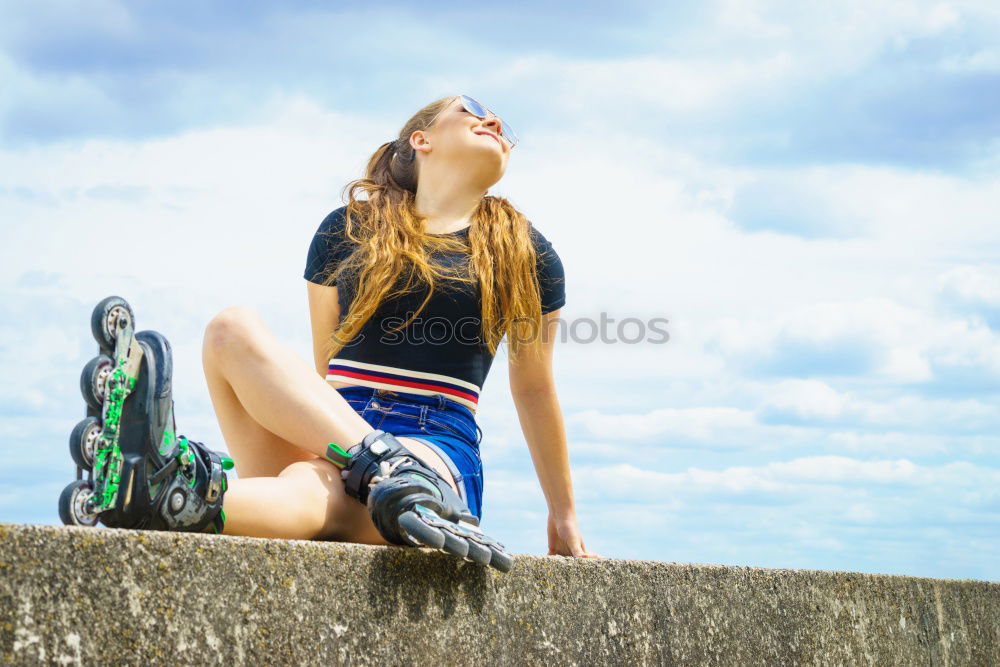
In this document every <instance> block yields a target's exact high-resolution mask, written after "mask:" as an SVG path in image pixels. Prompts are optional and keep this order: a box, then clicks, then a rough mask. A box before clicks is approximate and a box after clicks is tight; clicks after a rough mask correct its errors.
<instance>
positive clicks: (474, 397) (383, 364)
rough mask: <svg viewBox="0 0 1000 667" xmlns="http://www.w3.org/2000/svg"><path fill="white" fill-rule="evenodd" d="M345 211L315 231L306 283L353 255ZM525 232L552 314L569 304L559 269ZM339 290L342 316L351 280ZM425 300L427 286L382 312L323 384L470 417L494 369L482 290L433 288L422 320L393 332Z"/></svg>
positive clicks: (544, 246)
mask: <svg viewBox="0 0 1000 667" xmlns="http://www.w3.org/2000/svg"><path fill="white" fill-rule="evenodd" d="M346 211H347V207H346V206H342V207H340V208H338V209H336V210H334V211H332V212H331V213H330V214H329V215H328V216H326V218H325V219H324V220H323V222H322V223H320V226H319V228H318V229H317V230H316V234H315V235H314V236H313V240H312V243H311V244H310V246H309V253H308V256H307V258H306V268H305V271H304V273H303V277H304V278H305V279H306V280H308V281H310V282H313V283H316V284H322V283H323V281H324V279H325V278H326V277H327V276H328V275H329V272H331V271H332V270H333V269H334V268H336V266H337V265H338V263H339V262H341V261H343V260H344V259H345V258H347V257H348V256H350V254H351V252H352V251H353V250H354V248H353V245H352V244H351V242H350V240H349V239H347V238H346V236H345V235H344V225H345V222H344V214H345V212H346ZM529 229H530V232H531V238H532V241H533V242H534V245H535V251H536V254H537V257H538V262H537V265H536V266H537V269H538V282H539V286H540V289H541V302H542V313H543V314H544V313H549V312H552V311H553V310H556V309H558V308H561V307H562V306H563V305H564V304H565V303H566V290H565V274H564V271H563V265H562V261H561V260H560V258H559V254H558V253H557V252H556V251H555V249H554V248H553V247H552V244H551V243H550V242H549V241H548V240H547V239H546V238H545V237H544V236H543V235H542V233H541V232H539V231H538V230H537V229H536V228H535V227H534V225H532V224H531V223H530V222H529ZM468 234H469V227H464V228H463V229H460V230H458V231H457V232H451V233H450V234H447V235H449V236H450V235H461V236H463V237H465V238H468ZM440 236H445V235H444V234H442V235H440ZM467 259H468V256H467V254H464V255H453V254H445V253H438V254H436V255H434V257H433V261H436V262H440V263H442V264H445V265H448V266H454V265H455V263H456V262H464V261H467ZM337 287H338V294H337V296H338V301H339V304H340V312H341V313H342V315H343V314H346V313H347V311H348V308H349V307H350V303H351V301H352V300H353V298H354V294H355V293H356V288H357V285H356V277H353V276H352V277H343V276H342V277H341V281H340V284H338V285H337ZM426 296H427V291H426V286H424V289H423V290H417V291H416V292H411V293H408V294H405V295H403V296H400V297H397V298H395V299H392V300H389V301H387V302H385V303H383V304H381V305H380V306H379V308H378V309H377V310H376V312H375V315H374V316H372V318H371V319H369V320H368V322H366V323H365V325H364V327H363V328H362V329H361V331H360V332H359V333H358V335H357V336H356V337H355V338H354V339H353V340H351V341H350V342H349V343H347V344H346V345H345V346H344V347H343V348H342V349H341V351H340V352H339V353H338V354H337V356H336V357H335V358H333V359H330V364H329V369H328V372H327V380H331V381H337V382H350V383H352V384H359V385H363V386H369V387H378V388H380V389H391V390H395V391H402V392H409V393H417V394H425V395H431V394H444V395H445V396H446V397H448V398H450V399H453V400H455V401H457V402H458V403H460V404H461V405H464V406H466V407H467V408H469V410H471V411H472V412H475V411H476V405H477V404H478V401H479V391H480V389H481V388H482V386H483V383H484V382H485V380H486V375H487V374H488V373H489V370H490V365H491V364H492V362H493V355H491V354H490V352H489V348H487V347H486V345H485V344H484V343H483V341H482V329H481V326H482V324H481V317H482V311H481V308H480V299H479V286H478V285H477V284H473V285H466V284H461V283H455V282H453V281H450V282H449V283H444V284H442V281H440V280H439V281H437V282H436V284H435V287H434V293H433V294H432V295H431V298H430V300H429V301H428V302H427V305H425V306H424V309H423V310H422V311H421V312H420V315H418V316H417V318H416V319H414V321H413V322H411V323H410V324H409V325H408V326H407V327H406V328H405V329H402V330H400V331H395V332H393V331H392V329H396V328H399V327H400V326H402V324H403V323H404V322H405V321H406V320H407V319H409V318H410V317H411V316H412V315H413V314H414V313H415V312H416V311H417V309H418V308H419V307H420V304H421V302H422V301H423V300H424V298H426Z"/></svg>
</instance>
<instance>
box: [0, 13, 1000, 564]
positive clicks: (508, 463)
mask: <svg viewBox="0 0 1000 667" xmlns="http://www.w3.org/2000/svg"><path fill="white" fill-rule="evenodd" d="M689 5H690V3H674V4H667V3H641V2H633V3H624V4H622V3H619V4H616V5H614V6H613V7H612V6H611V5H608V4H607V3H572V4H569V3H543V4H538V3H507V4H505V5H503V6H496V5H489V6H486V5H482V6H475V5H468V4H467V3H461V4H459V3H456V4H454V5H447V4H433V5H425V6H422V7H420V8H419V9H417V8H414V7H413V6H412V5H410V4H393V3H379V5H378V7H377V8H372V7H371V6H369V5H368V4H358V5H356V6H351V5H349V4H347V3H341V4H339V6H338V8H337V9H330V7H329V5H328V3H319V2H298V3H293V2H284V3H253V4H252V5H250V6H246V5H244V4H242V3H235V2H219V3H211V4H209V3H196V2H187V3H171V4H169V5H167V4H162V3H159V4H153V3H131V4H128V5H126V4H125V3H120V2H101V3H94V2H86V3H84V2H60V3H29V2H14V3H6V4H5V5H4V7H3V8H2V9H0V84H2V88H3V90H4V95H3V96H2V97H0V218H2V220H3V224H2V225H0V259H2V261H0V313H2V317H0V362H2V364H0V367H2V368H3V371H2V372H3V383H2V387H0V392H2V396H0V399H2V400H0V435H2V441H3V444H2V445H0V447H2V449H3V453H4V464H3V466H2V467H0V480H2V481H3V485H2V488H3V491H0V520H2V521H16V522H27V523H52V524H56V523H58V522H59V520H58V516H57V514H56V510H55V502H56V498H57V497H58V494H59V491H60V490H61V489H62V487H63V486H64V485H65V484H66V483H67V482H68V481H69V480H70V479H71V478H72V477H73V467H72V463H71V461H70V459H69V456H68V452H67V451H66V444H65V443H66V439H67V437H68V434H69V432H70V430H71V429H72V427H73V425H74V424H75V423H76V421H77V420H78V419H79V418H80V417H81V416H82V414H83V411H84V408H83V402H82V399H81V398H80V397H79V392H78V388H77V384H78V377H79V376H78V374H79V370H80V368H82V366H83V364H84V363H85V362H86V361H87V360H88V359H89V358H90V357H91V356H93V354H94V350H93V349H92V348H93V347H94V346H93V344H92V342H91V340H90V336H89V332H88V324H87V322H88V317H89V312H90V309H91V308H92V306H93V304H94V303H96V302H97V301H98V300H99V299H100V298H102V297H103V296H106V295H107V294H121V295H122V296H125V297H126V298H128V299H129V300H130V301H131V302H132V304H133V305H134V307H135V309H136V314H137V318H138V320H139V325H140V326H141V327H143V328H153V329H157V330H159V331H161V332H163V333H164V334H166V335H167V336H168V337H169V338H170V340H171V342H172V343H173V345H174V351H175V361H176V371H175V380H176V401H177V413H178V420H179V426H180V428H181V430H182V432H187V433H189V434H190V435H191V436H192V437H196V438H198V439H204V440H206V441H208V442H209V443H210V444H212V445H213V446H215V447H216V448H218V449H224V448H225V444H224V441H223V440H222V436H221V433H220V432H219V430H218V426H217V424H216V423H215V420H214V415H213V412H212V407H211V403H210V401H209V397H208V393H207V390H206V388H205V386H204V380H203V376H202V373H201V368H200V345H201V336H202V333H203V330H204V326H205V324H206V323H207V322H208V320H209V319H210V318H211V317H212V315H213V314H214V313H216V312H217V311H218V310H220V309H221V308H223V307H225V306H227V305H231V304H234V303H242V304H244V305H248V306H251V307H253V308H254V309H255V310H257V311H258V312H259V313H260V314H261V315H262V317H263V318H264V319H265V321H266V322H267V323H268V325H269V326H270V327H271V328H272V329H273V330H274V331H275V333H276V334H277V335H278V336H279V337H280V338H282V340H284V341H285V342H286V343H287V344H289V345H291V346H292V347H293V348H294V349H296V350H297V351H298V352H299V353H300V354H301V355H302V356H303V357H304V358H306V359H308V358H310V355H311V347H310V339H309V335H310V334H309V324H308V311H307V305H306V297H305V287H304V285H303V284H302V282H303V281H302V278H301V273H302V265H303V263H304V261H305V252H306V248H307V246H308V243H309V241H310V239H311V235H312V233H313V231H315V228H316V226H317V225H318V223H319V221H320V220H321V219H322V218H323V217H324V216H325V215H326V214H327V213H328V212H329V211H330V210H331V209H333V208H336V207H337V206H339V205H340V204H341V202H340V199H339V196H340V189H341V187H342V186H343V185H344V184H345V183H346V182H347V181H349V180H351V179H353V178H356V177H357V176H358V175H360V173H361V169H362V167H363V165H364V163H365V161H366V160H367V159H368V157H369V155H370V154H371V153H372V152H373V151H374V150H375V149H376V148H377V147H378V146H379V145H380V144H381V143H383V142H384V141H386V140H388V139H389V138H391V137H393V136H396V134H397V133H398V130H399V128H400V126H401V125H402V123H403V122H404V121H405V120H406V118H407V117H408V116H409V115H410V114H411V113H412V112H413V111H414V110H416V109H417V108H419V107H420V106H422V105H424V104H426V103H427V102H429V101H431V100H433V99H437V98H438V97H442V96H444V95H450V94H456V93H459V92H464V93H468V94H470V95H472V96H473V97H476V98H477V99H479V100H481V101H483V102H484V103H485V104H487V105H488V106H490V107H491V108H493V109H496V110H497V111H498V112H499V113H501V114H502V115H503V116H504V117H505V120H507V121H508V122H509V123H510V124H511V125H512V126H514V127H515V128H516V129H517V130H518V132H519V134H520V135H521V140H522V143H521V144H520V145H519V146H518V147H517V149H516V151H515V155H513V156H512V159H511V162H510V165H509V168H508V171H507V174H506V175H505V177H504V179H503V180H501V181H500V182H499V183H498V184H497V185H496V186H495V187H494V188H493V190H492V192H493V193H495V194H499V195H503V196H505V197H508V198H510V199H511V200H512V201H513V202H514V203H515V205H517V206H518V207H519V208H520V209H521V210H522V211H524V212H525V214H526V215H527V216H528V218H529V219H531V220H532V221H533V222H534V223H535V224H536V225H537V226H538V227H539V229H541V230H542V231H543V232H544V233H545V235H546V236H547V238H548V239H549V240H550V241H552V243H553V245H554V247H555V248H556V249H557V251H558V252H559V253H560V256H561V258H562V259H563V263H564V266H565V267H566V269H567V304H566V306H565V307H564V308H563V317H564V318H565V319H566V320H568V321H572V320H576V319H580V318H591V319H594V320H599V319H600V316H601V313H605V314H606V316H607V317H612V318H615V319H616V321H621V320H622V319H624V318H628V317H636V318H639V319H650V318H654V317H663V318H667V319H668V320H669V324H668V325H667V329H668V331H669V333H670V340H669V341H668V342H667V343H665V344H651V343H645V344H634V345H628V344H622V343H601V342H596V343H590V344H582V343H573V342H567V343H565V344H561V345H559V348H558V351H557V357H556V362H555V363H556V373H557V382H558V386H559V395H560V402H561V405H562V407H563V410H564V414H565V418H566V425H567V429H568V433H569V449H570V457H571V462H572V465H573V478H574V489H575V494H576V499H577V511H578V515H579V518H580V522H581V527H582V530H583V534H584V538H585V540H586V543H587V546H588V548H590V549H591V550H593V551H596V552H598V553H601V554H603V555H605V556H609V557H617V558H631V559H651V560H660V561H674V562H695V563H722V564H729V565H751V566H762V567H781V568H815V569H833V570H853V571H863V572H880V573H893V574H909V575H916V576H933V577H946V578H955V579H961V578H974V579H989V580H994V581H995V580H1000V567H998V565H997V562H998V561H997V558H996V554H997V553H998V552H1000V491H998V490H997V489H998V488H1000V454H998V451H1000V447H998V445H1000V435H998V433H1000V411H998V398H1000V264H998V260H1000V235H998V234H997V233H996V229H997V211H998V210H1000V177H998V176H1000V114H998V113H997V111H996V109H997V108H1000V50H998V48H997V46H996V45H997V44H998V43H1000V40H998V37H1000V11H998V10H997V9H996V8H995V4H994V3H987V2H965V3H940V2H938V3H936V2H928V3H923V2H900V3H877V4H875V5H873V4H872V3H866V2H843V3H833V4H830V5H827V6H826V7H825V8H817V7H813V6H806V5H803V4H801V3H791V2H749V1H746V2H744V1H737V0H731V1H725V2H706V3H698V5H697V7H691V6H689ZM505 366H506V362H505V353H504V352H501V356H500V357H498V359H497V360H496V361H495V362H494V365H493V369H492V371H491V373H490V376H489V378H488V379H487V382H486V385H485V387H484V392H483V396H482V401H481V409H480V424H481V426H482V427H483V430H484V432H485V438H484V443H483V450H482V454H483V459H484V466H485V483H486V491H485V498H484V519H483V525H484V528H485V529H486V530H487V531H488V532H491V533H493V534H495V535H497V536H499V537H500V539H501V540H503V541H504V542H505V543H507V544H508V545H509V546H510V548H511V549H512V550H513V551H515V552H518V553H536V554H538V553H544V551H545V549H546V541H545V517H546V507H545V502H544V498H543V497H542V494H541V491H540V488H539V486H538V482H537V480H536V478H535V476H534V471H533V469H532V467H531V463H530V459H529V457H528V452H527V449H526V446H525V443H524V440H523V435H522V434H521V433H520V430H519V428H518V427H517V418H516V412H515V411H514V407H513V404H512V402H511V400H510V396H509V389H508V386H507V377H506V369H505Z"/></svg>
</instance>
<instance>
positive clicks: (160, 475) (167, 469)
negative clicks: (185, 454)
mask: <svg viewBox="0 0 1000 667" xmlns="http://www.w3.org/2000/svg"><path fill="white" fill-rule="evenodd" d="M179 466H180V463H178V462H177V458H176V457H174V458H172V459H170V461H168V462H167V464H166V465H165V466H163V467H162V468H160V469H159V470H157V471H156V474H155V475H153V476H152V477H150V478H149V483H150V485H152V486H155V485H157V484H159V483H160V482H162V481H163V480H164V479H166V477H167V475H170V474H171V473H172V472H174V471H175V470H177V468H178V467H179Z"/></svg>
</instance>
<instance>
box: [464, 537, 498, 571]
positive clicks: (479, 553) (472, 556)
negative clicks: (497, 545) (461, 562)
mask: <svg viewBox="0 0 1000 667" xmlns="http://www.w3.org/2000/svg"><path fill="white" fill-rule="evenodd" d="M468 543H469V555H468V556H467V558H469V560H471V561H472V562H473V563H479V564H480V565H489V564H490V561H491V560H492V559H493V556H492V553H493V552H492V551H491V550H490V548H489V547H488V546H486V545H485V544H479V543H478V542H475V541H473V540H468Z"/></svg>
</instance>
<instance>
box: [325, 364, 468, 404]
mask: <svg viewBox="0 0 1000 667" xmlns="http://www.w3.org/2000/svg"><path fill="white" fill-rule="evenodd" d="M326 381H327V382H330V381H333V382H349V383H351V384H357V385H361V386H364V387H374V388H376V389H394V390H396V391H402V392H408V393H411V394H422V395H425V396H433V395H434V394H442V395H443V396H444V397H445V398H450V399H451V400H453V401H456V402H458V403H461V404H462V405H464V406H465V407H467V408H469V410H471V411H472V413H473V414H475V412H476V407H477V406H478V405H479V387H477V386H476V385H474V384H473V383H471V382H466V381H465V380H459V379H458V378H453V377H450V376H448V375H438V374H437V373H423V372H421V371H411V370H407V369H405V368H396V367H394V366H380V365H379V364H369V363H365V362H363V361H352V360H348V359H331V360H330V364H329V366H327V370H326Z"/></svg>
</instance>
